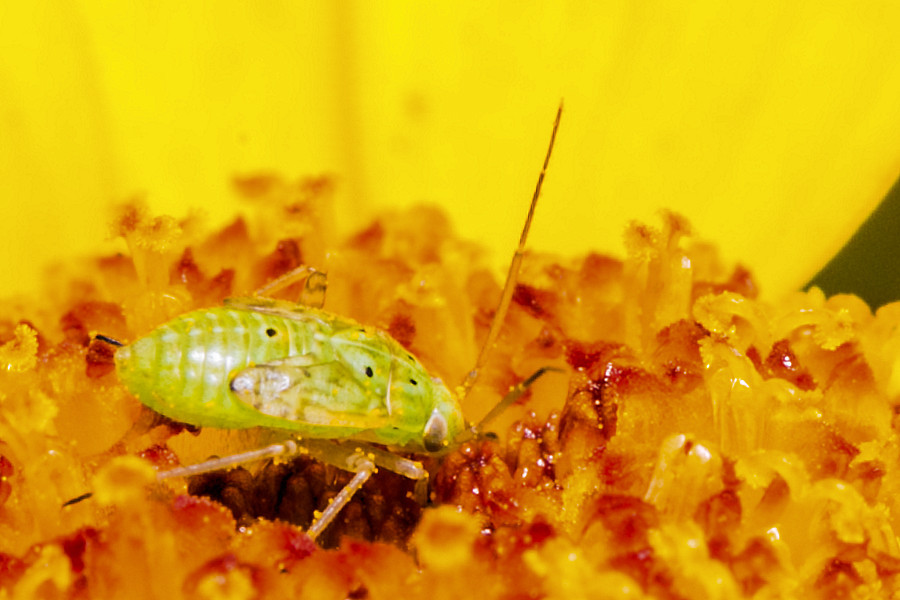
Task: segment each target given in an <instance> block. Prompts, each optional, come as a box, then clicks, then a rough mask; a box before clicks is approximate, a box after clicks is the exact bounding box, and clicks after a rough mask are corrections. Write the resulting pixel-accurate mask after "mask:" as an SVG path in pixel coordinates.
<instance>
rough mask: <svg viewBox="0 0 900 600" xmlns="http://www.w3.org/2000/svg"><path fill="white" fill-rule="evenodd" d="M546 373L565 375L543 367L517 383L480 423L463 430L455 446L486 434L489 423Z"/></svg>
mask: <svg viewBox="0 0 900 600" xmlns="http://www.w3.org/2000/svg"><path fill="white" fill-rule="evenodd" d="M546 373H565V371H563V370H562V369H557V368H556V367H541V368H540V369H538V370H537V371H535V372H534V373H532V374H531V376H530V377H529V378H528V379H525V380H524V381H520V382H519V383H517V384H516V385H515V386H514V387H513V388H512V389H511V390H509V392H507V394H506V395H505V396H503V398H502V399H501V400H500V402H498V403H497V404H495V405H494V408H492V409H491V410H490V411H489V412H488V414H486V415H484V417H482V418H481V420H480V421H478V423H476V424H474V425H472V426H471V427H468V428H466V429H465V430H463V431H462V432H461V433H460V434H459V435H458V436H456V439H454V440H453V442H454V444H460V443H463V442H467V441H469V440H471V439H474V438H477V437H479V436H480V435H481V434H482V433H484V428H485V427H486V426H487V424H488V423H490V422H491V421H493V420H494V419H495V418H497V416H499V415H500V414H501V413H503V411H505V410H506V409H507V408H509V407H510V406H512V405H513V404H515V402H516V400H518V399H519V398H521V397H522V394H524V393H525V392H526V391H528V388H530V387H531V386H532V384H533V383H534V382H535V381H537V380H538V379H540V378H541V377H543V376H544V374H546Z"/></svg>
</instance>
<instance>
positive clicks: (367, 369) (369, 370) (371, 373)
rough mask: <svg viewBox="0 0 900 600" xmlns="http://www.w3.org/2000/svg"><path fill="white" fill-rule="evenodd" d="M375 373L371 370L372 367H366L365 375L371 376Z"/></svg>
mask: <svg viewBox="0 0 900 600" xmlns="http://www.w3.org/2000/svg"><path fill="white" fill-rule="evenodd" d="M374 374H375V373H374V372H373V371H372V367H366V377H371V376H372V375H374Z"/></svg>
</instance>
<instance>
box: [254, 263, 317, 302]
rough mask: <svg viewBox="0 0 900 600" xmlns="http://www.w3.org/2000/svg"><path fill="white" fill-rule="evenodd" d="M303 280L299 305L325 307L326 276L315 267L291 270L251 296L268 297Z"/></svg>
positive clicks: (301, 267)
mask: <svg viewBox="0 0 900 600" xmlns="http://www.w3.org/2000/svg"><path fill="white" fill-rule="evenodd" d="M304 279H305V280H306V282H305V283H304V285H303V292H302V293H301V294H300V301H299V303H300V304H303V305H304V306H312V307H314V308H322V306H324V305H325V292H326V290H327V289H328V276H327V275H326V274H325V273H323V272H322V271H319V270H318V269H316V268H315V267H306V266H299V267H296V268H294V269H291V270H290V271H288V272H287V273H285V274H284V275H282V276H280V277H278V278H276V279H273V280H272V281H270V282H269V283H267V284H266V285H264V286H262V287H261V288H259V289H258V290H256V291H255V292H253V295H254V296H259V297H264V298H265V297H270V296H271V294H274V293H276V292H279V291H280V290H283V289H285V288H286V287H288V286H290V285H293V284H295V283H297V282H298V281H302V280H304Z"/></svg>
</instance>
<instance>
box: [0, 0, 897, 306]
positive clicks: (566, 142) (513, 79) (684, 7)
mask: <svg viewBox="0 0 900 600" xmlns="http://www.w3.org/2000/svg"><path fill="white" fill-rule="evenodd" d="M897 23H900V3H896V2H867V3H858V2H849V1H848V2H824V3H823V2H790V3H781V2H758V1H745V2H728V3H725V2H682V1H678V0H671V1H667V0H650V1H646V2H632V1H628V0H622V1H615V2H578V1H568V2H549V3H512V2H510V3H483V2H452V3H451V2H438V3H412V2H409V3H407V2H392V3H380V4H379V3H370V2H334V3H318V4H313V3H306V2H260V3H245V2H232V1H225V0H223V1H219V2H214V3H212V2H209V3H206V2H195V3H191V2H188V3H183V2H175V1H169V0H154V1H150V0H144V1H137V2H130V3H117V2H100V1H93V0H82V1H80V2H62V1H60V2H52V1H48V2H41V3H26V2H23V3H16V2H4V3H2V6H0V135H2V142H0V186H2V187H0V190H2V192H0V217H2V218H0V237H2V239H3V241H4V244H3V259H2V261H0V294H3V295H8V294H12V293H19V292H32V291H36V290H37V289H38V288H39V281H40V278H41V273H42V272H43V268H44V266H45V265H47V264H48V263H50V262H52V261H54V260H58V259H63V258H66V257H68V256H72V255H82V254H89V253H96V252H98V251H100V250H104V251H110V250H111V249H113V248H116V247H117V246H114V245H113V244H112V243H111V242H108V241H107V242H104V240H106V239H107V238H108V226H107V223H108V221H109V220H110V214H111V213H110V210H109V207H110V206H112V205H113V204H114V203H116V202H118V201H121V200H123V199H125V198H128V197H132V196H134V195H140V196H142V197H144V198H146V200H147V201H148V203H149V204H150V206H151V207H152V209H153V210H154V211H155V212H165V213H169V214H173V215H175V216H183V215H185V214H186V213H187V211H188V210H189V209H198V208H199V209H203V210H205V211H207V212H208V213H209V214H210V215H211V218H212V220H213V222H221V221H224V220H226V219H227V218H228V217H229V216H232V215H233V213H234V211H235V210H236V209H237V203H236V202H235V199H234V195H233V192H232V190H231V187H230V180H231V178H232V176H234V175H236V174H248V173H256V172H259V171H261V170H264V171H274V172H278V173H281V174H283V175H284V176H286V177H289V178H295V177H298V176H302V175H306V174H320V173H330V174H333V175H335V176H336V177H337V180H338V184H339V192H338V198H337V201H338V213H339V215H340V216H341V217H342V219H343V220H344V224H345V225H346V226H347V227H356V226H360V225H362V224H364V223H365V220H366V219H367V218H368V217H369V216H371V215H372V214H373V213H374V212H375V211H377V210H379V209H381V208H383V207H386V206H406V205H409V204H412V203H416V202H422V201H429V202H439V203H441V204H443V205H444V206H446V207H447V209H448V210H449V211H450V212H451V213H452V216H453V219H454V223H455V225H456V228H457V231H458V232H459V233H460V234H461V235H463V236H465V237H470V238H475V239H478V240H481V241H482V242H483V243H484V244H486V245H488V246H489V247H490V248H491V249H492V250H493V252H494V256H495V260H496V262H497V264H498V265H503V264H505V263H506V261H507V260H508V257H509V254H510V252H511V251H512V249H513V247H514V245H515V242H516V239H517V236H518V233H519V228H520V226H521V222H522V219H523V216H524V213H525V210H526V208H527V203H528V200H529V198H530V194H531V191H532V188H533V185H534V181H535V178H536V176H537V174H538V171H539V167H540V163H541V160H542V158H543V153H544V150H545V146H546V143H547V140H548V138H549V134H550V126H551V123H552V119H553V116H554V112H555V109H556V105H557V103H558V102H559V99H560V98H565V103H566V112H565V115H564V117H563V123H562V128H561V131H560V135H559V139H558V142H557V148H556V153H555V155H554V158H553V162H552V164H551V169H550V173H549V175H548V180H547V183H546V186H545V191H544V195H543V199H542V203H541V205H540V206H539V209H538V214H537V218H536V221H535V224H534V228H533V236H532V239H531V247H533V248H536V249H540V250H547V251H553V252H560V253H571V252H581V251H585V250H587V249H600V250H610V251H614V252H621V251H622V249H621V238H622V231H623V228H624V226H625V224H626V223H627V222H628V221H629V220H631V219H642V220H650V221H651V222H655V220H654V219H655V218H654V213H655V212H656V211H657V210H658V209H659V208H662V207H667V208H672V209H675V210H677V211H679V212H682V213H684V214H685V215H686V216H687V217H688V218H689V219H690V220H691V222H692V223H693V224H694V226H695V228H696V229H697V231H698V232H699V233H700V234H701V235H702V236H704V237H706V238H710V239H713V240H715V241H716V242H717V243H718V244H719V246H720V248H721V249H722V250H723V254H724V256H725V258H727V259H728V260H741V261H743V262H744V263H745V264H748V265H749V266H750V267H751V269H752V270H753V271H754V273H756V274H757V276H758V278H759V280H760V282H761V283H762V284H763V287H764V293H769V294H773V293H774V294H777V293H779V292H781V291H784V290H787V289H791V288H794V287H798V286H800V285H802V284H803V283H804V282H805V281H806V280H807V279H808V278H809V277H810V276H811V275H813V274H814V273H815V272H816V271H817V270H818V269H819V268H820V267H821V266H822V265H823V264H824V263H825V262H826V261H827V259H828V258H829V257H830V256H832V255H833V254H834V253H835V251H836V250H837V249H838V248H839V247H840V246H841V245H842V244H843V242H844V241H845V240H846V238H847V237H848V236H849V235H850V234H851V233H852V232H853V231H854V229H855V228H856V226H858V225H859V223H861V222H862V220H863V219H864V218H865V216H866V215H867V214H868V213H869V212H870V211H871V210H872V208H873V207H874V206H875V205H876V204H877V203H878V201H879V200H880V199H881V198H882V196H883V195H884V193H885V192H886V191H887V189H888V188H889V187H890V185H891V183H892V182H893V180H894V179H895V178H896V177H897V174H898V172H900V141H898V140H900V109H898V107H900V36H898V35H897ZM104 243H105V245H104Z"/></svg>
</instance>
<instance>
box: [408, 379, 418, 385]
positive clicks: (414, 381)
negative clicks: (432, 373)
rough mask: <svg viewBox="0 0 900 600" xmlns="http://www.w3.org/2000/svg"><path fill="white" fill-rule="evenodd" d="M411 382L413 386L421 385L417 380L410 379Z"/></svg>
mask: <svg viewBox="0 0 900 600" xmlns="http://www.w3.org/2000/svg"><path fill="white" fill-rule="evenodd" d="M409 382H410V383H411V384H413V385H419V382H418V381H416V380H415V379H410V380H409Z"/></svg>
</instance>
